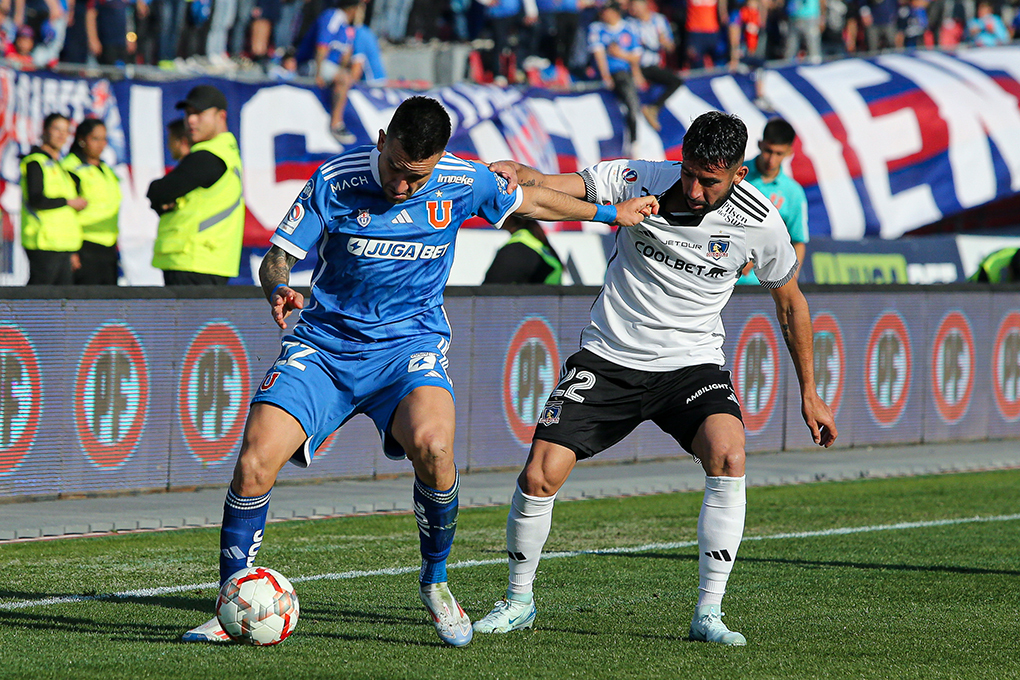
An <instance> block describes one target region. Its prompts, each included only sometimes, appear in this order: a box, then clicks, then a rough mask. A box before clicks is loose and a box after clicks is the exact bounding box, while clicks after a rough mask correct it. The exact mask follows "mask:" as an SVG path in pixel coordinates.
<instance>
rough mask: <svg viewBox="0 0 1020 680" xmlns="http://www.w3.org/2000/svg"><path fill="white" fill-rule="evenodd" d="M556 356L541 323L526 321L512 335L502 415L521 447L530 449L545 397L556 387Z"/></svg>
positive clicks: (548, 331) (505, 367)
mask: <svg viewBox="0 0 1020 680" xmlns="http://www.w3.org/2000/svg"><path fill="white" fill-rule="evenodd" d="M559 369H560V355H559V351H558V350H557V348H556V338H555V336H554V335H553V332H552V328H550V327H549V324H548V322H546V320H545V319H543V318H542V317H538V316H532V317H528V318H526V319H525V320H524V321H522V322H521V325H519V326H518V327H517V330H516V331H514V334H513V337H512V338H511V339H510V346H509V347H508V348H507V352H506V362H505V363H504V365H503V413H504V414H505V415H506V422H507V425H508V426H509V428H510V431H511V432H513V434H514V437H516V438H517V441H519V442H520V443H521V444H523V445H524V446H530V445H531V437H532V436H533V435H534V434H535V423H537V422H538V418H539V415H541V413H542V409H543V407H544V406H545V401H546V397H548V396H549V393H550V392H552V389H553V387H555V386H556V382H557V376H558V375H559Z"/></svg>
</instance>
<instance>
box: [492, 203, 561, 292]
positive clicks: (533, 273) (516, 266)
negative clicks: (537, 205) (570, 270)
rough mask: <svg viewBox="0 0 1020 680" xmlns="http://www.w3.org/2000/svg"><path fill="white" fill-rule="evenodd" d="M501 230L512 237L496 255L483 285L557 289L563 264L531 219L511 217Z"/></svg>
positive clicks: (542, 232) (543, 233)
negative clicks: (537, 286) (525, 285)
mask: <svg viewBox="0 0 1020 680" xmlns="http://www.w3.org/2000/svg"><path fill="white" fill-rule="evenodd" d="M503 228H504V229H506V230H508V231H509V232H510V233H511V234H512V235H511V236H510V239H509V240H508V241H507V242H506V243H505V244H504V245H503V247H502V248H500V249H499V251H497V252H496V257H495V258H493V260H492V264H491V265H489V271H487V272H485V281H483V283H544V284H547V285H552V286H558V285H560V281H561V280H562V278H563V263H562V262H560V258H559V256H558V255H557V254H556V251H555V250H553V248H552V246H551V245H549V239H548V238H546V235H545V232H544V231H543V230H542V226H541V225H540V224H539V223H538V222H536V221H535V220H529V219H524V218H522V217H517V216H516V215H511V216H510V217H508V218H507V219H506V221H505V222H504V223H503Z"/></svg>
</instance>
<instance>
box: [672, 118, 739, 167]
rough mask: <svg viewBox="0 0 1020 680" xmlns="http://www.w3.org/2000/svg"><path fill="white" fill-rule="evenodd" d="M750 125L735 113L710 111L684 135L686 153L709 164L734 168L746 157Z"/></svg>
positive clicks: (690, 159)
mask: <svg viewBox="0 0 1020 680" xmlns="http://www.w3.org/2000/svg"><path fill="white" fill-rule="evenodd" d="M746 148H747V126H745V125H744V121H742V120H740V119H739V118H737V117H736V116H734V115H731V114H728V113H722V112H721V111H709V112H708V113H703V114H701V115H700V116H698V117H697V118H695V119H694V122H693V123H691V126H690V127H689V128H687V134H685V135H684V141H683V157H684V160H689V161H692V162H694V163H699V164H703V165H705V166H706V167H708V168H726V169H729V168H732V167H733V166H735V165H738V164H739V163H741V162H742V161H743V160H744V150H745V149H746Z"/></svg>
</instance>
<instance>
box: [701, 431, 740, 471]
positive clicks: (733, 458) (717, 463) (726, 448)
mask: <svg viewBox="0 0 1020 680" xmlns="http://www.w3.org/2000/svg"><path fill="white" fill-rule="evenodd" d="M744 461H745V452H744V443H743V442H742V441H737V440H731V441H718V442H713V443H712V444H711V445H710V447H709V451H708V455H707V456H705V468H706V470H708V471H709V472H710V474H712V475H714V476H721V477H741V476H743V474H744Z"/></svg>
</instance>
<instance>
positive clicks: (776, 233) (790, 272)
mask: <svg viewBox="0 0 1020 680" xmlns="http://www.w3.org/2000/svg"><path fill="white" fill-rule="evenodd" d="M730 200H731V201H732V202H733V203H734V204H736V205H740V206H742V207H744V209H745V210H746V211H747V212H748V213H750V214H754V211H755V210H759V209H761V208H762V207H763V206H764V207H766V208H771V202H770V201H769V200H768V199H767V198H765V196H764V194H762V193H761V192H760V191H758V190H757V189H756V188H755V187H754V186H752V185H751V183H750V182H741V183H740V184H737V185H735V186H734V187H733V195H732V196H731V198H730ZM762 215H763V217H762V221H761V225H760V227H759V228H756V229H748V230H747V257H748V259H751V260H753V261H754V273H755V275H757V277H758V281H759V282H761V285H762V286H764V287H765V288H779V287H780V286H784V285H786V284H787V283H789V282H790V280H791V279H793V278H794V277H795V276H797V269H798V268H799V266H800V263H799V262H798V261H797V251H796V250H794V249H793V243H791V242H790V232H789V230H787V228H786V223H785V222H783V218H782V217H781V216H780V215H779V211H778V210H765V211H763V212H762Z"/></svg>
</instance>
